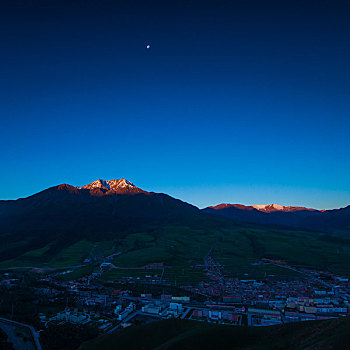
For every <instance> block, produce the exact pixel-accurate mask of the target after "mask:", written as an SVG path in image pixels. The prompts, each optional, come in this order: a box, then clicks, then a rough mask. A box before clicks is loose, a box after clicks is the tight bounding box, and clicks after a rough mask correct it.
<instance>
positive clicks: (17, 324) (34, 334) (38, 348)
mask: <svg viewBox="0 0 350 350" xmlns="http://www.w3.org/2000/svg"><path fill="white" fill-rule="evenodd" d="M0 321H1V322H3V323H7V324H9V325H12V326H15V327H21V328H23V327H24V328H27V329H29V331H30V333H31V335H32V339H33V343H34V346H35V347H36V350H42V347H41V344H40V341H39V333H38V332H37V331H36V330H35V329H34V327H32V326H29V325H27V324H24V323H20V322H16V321H12V320H8V319H7V318H2V317H0Z"/></svg>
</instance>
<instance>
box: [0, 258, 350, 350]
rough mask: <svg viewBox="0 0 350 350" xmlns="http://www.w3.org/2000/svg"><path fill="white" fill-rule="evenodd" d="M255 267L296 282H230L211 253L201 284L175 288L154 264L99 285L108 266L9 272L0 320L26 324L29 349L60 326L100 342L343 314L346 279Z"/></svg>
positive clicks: (347, 307)
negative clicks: (159, 323) (178, 326)
mask: <svg viewBox="0 0 350 350" xmlns="http://www.w3.org/2000/svg"><path fill="white" fill-rule="evenodd" d="M86 263H89V261H87V262H86ZM255 265H256V266H259V265H260V266H261V265H275V266H279V267H280V268H284V269H292V270H294V271H295V272H298V273H299V274H300V278H298V279H292V278H286V279H285V280H283V279H280V278H275V277H276V276H273V275H267V276H266V277H264V278H263V279H260V280H257V279H249V278H247V279H238V278H228V277H226V276H225V271H224V267H223V266H222V265H220V264H218V263H217V262H216V261H215V259H214V258H213V256H212V254H211V252H209V253H208V255H207V256H206V257H205V259H204V265H203V266H202V268H203V277H205V278H203V280H202V281H199V282H198V283H185V284H182V285H176V286H174V285H173V284H172V283H171V282H170V281H167V280H166V279H164V278H162V275H159V274H155V273H154V272H153V271H158V270H155V269H159V267H160V265H159V264H153V265H150V266H148V267H147V268H148V269H147V274H144V276H143V277H139V276H138V277H136V276H128V275H127V270H125V273H124V275H123V272H122V273H121V274H120V277H118V278H114V279H103V276H104V275H106V274H108V273H109V272H110V270H111V266H110V263H108V262H105V261H103V262H101V263H100V264H99V267H98V271H97V272H96V269H95V272H92V273H90V274H87V275H84V276H82V277H79V278H76V279H69V278H66V276H67V275H69V274H70V273H72V270H69V269H63V270H62V269H60V270H45V269H44V270H41V269H38V268H34V269H30V270H29V271H28V270H27V271H24V270H19V271H16V269H12V270H7V271H6V272H3V273H2V274H1V281H0V288H1V289H2V293H1V295H2V303H1V309H0V311H1V315H0V316H2V317H3V318H2V320H0V322H7V324H8V325H9V322H14V323H13V326H14V327H17V326H18V325H21V327H23V324H24V326H25V325H28V327H30V332H31V333H32V339H35V340H36V341H34V340H33V349H38V348H39V347H40V345H38V344H40V343H39V341H38V339H39V338H40V341H42V340H41V339H42V338H43V335H44V334H45V332H47V331H50V329H52V327H60V326H61V327H62V326H64V325H66V326H67V325H71V326H73V327H74V326H79V327H83V328H84V327H89V329H93V330H94V332H92V333H91V334H92V335H91V336H97V335H98V334H102V333H113V332H118V330H120V329H123V328H126V327H130V326H132V325H137V324H143V323H149V322H152V321H155V320H160V319H168V318H181V319H191V320H194V321H198V322H212V323H217V324H225V325H232V326H270V325H277V324H285V323H290V322H300V321H311V320H323V319H329V318H337V317H343V316H346V315H348V313H349V311H350V281H349V279H348V278H347V277H343V276H338V275H334V274H331V273H329V272H323V271H311V270H307V269H305V268H303V269H301V268H296V267H293V266H290V265H287V264H286V263H284V262H280V261H273V260H268V259H262V260H261V261H259V262H256V263H255ZM25 291H27V292H28V291H31V292H30V303H31V304H32V305H34V306H35V307H33V310H31V311H29V312H27V314H25V313H24V312H25V311H24V310H23V309H22V308H21V307H18V305H19V304H18V302H16V301H15V300H17V299H18V298H17V297H16V294H19V295H21V294H23V293H25ZM27 304H28V301H26V305H27ZM17 322H19V323H18V324H17ZM33 327H34V328H33ZM34 329H35V330H34ZM39 336H40V337H39ZM11 341H12V340H11Z"/></svg>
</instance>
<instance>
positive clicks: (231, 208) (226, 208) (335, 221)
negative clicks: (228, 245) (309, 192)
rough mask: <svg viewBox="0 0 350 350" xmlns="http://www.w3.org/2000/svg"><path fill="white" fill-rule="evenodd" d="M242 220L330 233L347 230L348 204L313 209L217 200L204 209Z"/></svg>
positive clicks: (349, 214) (349, 208)
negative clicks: (221, 202) (220, 201)
mask: <svg viewBox="0 0 350 350" xmlns="http://www.w3.org/2000/svg"><path fill="white" fill-rule="evenodd" d="M203 211H204V212H206V213H211V214H216V215H222V216H224V217H226V218H229V219H233V220H236V221H240V222H245V223H254V224H262V225H282V226H290V227H298V228H302V229H308V230H315V231H316V230H317V231H321V232H329V233H342V232H343V233H344V234H346V233H347V232H348V231H349V232H350V206H347V207H345V208H341V209H333V210H316V209H312V208H305V207H293V206H282V205H278V204H267V205H252V206H245V205H242V204H219V205H216V206H210V207H207V208H204V209H203Z"/></svg>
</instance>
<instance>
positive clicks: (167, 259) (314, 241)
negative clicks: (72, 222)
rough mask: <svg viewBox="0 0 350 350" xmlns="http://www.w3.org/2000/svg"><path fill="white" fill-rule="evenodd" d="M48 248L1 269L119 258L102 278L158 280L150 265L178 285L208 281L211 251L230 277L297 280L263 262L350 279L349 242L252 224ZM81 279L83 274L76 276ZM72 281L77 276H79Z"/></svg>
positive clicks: (164, 230) (173, 229)
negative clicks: (205, 271)
mask: <svg viewBox="0 0 350 350" xmlns="http://www.w3.org/2000/svg"><path fill="white" fill-rule="evenodd" d="M52 245H53V243H50V244H48V245H46V246H44V247H41V248H39V249H35V250H30V251H28V252H26V253H24V254H22V255H20V256H19V257H18V258H16V259H11V260H7V261H3V262H2V263H1V264H0V268H8V267H29V266H38V267H52V268H68V267H70V266H76V265H81V264H83V263H84V260H85V259H91V261H93V259H92V258H94V259H96V261H97V263H98V261H103V257H106V256H109V255H111V254H114V253H120V254H119V255H116V256H115V257H114V258H113V260H111V261H110V262H111V263H112V264H113V265H114V266H115V267H117V268H116V269H113V270H111V271H110V272H108V273H106V274H105V275H104V276H103V278H105V279H114V278H118V277H123V276H125V277H127V276H130V277H140V278H143V277H144V276H146V275H152V276H154V275H158V276H160V275H161V274H162V273H163V268H162V267H161V266H158V267H157V269H158V270H152V269H150V270H147V269H145V268H147V267H150V266H148V265H149V264H157V263H158V264H163V265H162V266H164V274H163V279H165V280H167V281H171V282H172V283H174V284H175V283H176V284H178V285H181V284H187V283H188V282H197V281H200V280H204V279H205V278H206V276H205V275H204V274H203V271H202V269H201V268H200V265H203V261H204V257H205V256H206V254H207V253H208V252H209V250H210V248H211V247H214V249H213V257H214V259H215V260H216V261H217V262H219V263H220V264H222V265H223V268H224V274H225V275H227V276H230V277H240V278H264V277H265V276H267V275H275V276H280V277H283V278H288V277H291V276H292V277H298V273H295V272H293V271H290V270H287V269H285V268H279V267H275V266H271V265H259V264H257V262H259V261H260V259H261V258H269V259H278V260H283V261H285V262H286V263H288V264H291V265H293V266H298V267H306V268H310V269H317V270H328V271H331V272H334V273H338V274H342V275H348V276H349V275H350V254H349V253H350V240H347V239H345V238H336V237H329V236H325V235H324V234H319V233H317V232H304V231H298V230H282V229H268V228H265V227H261V226H254V225H250V226H248V225H245V226H242V225H233V224H232V225H230V226H227V225H226V226H222V227H212V226H209V227H203V226H199V227H194V226H184V225H181V226H180V225H179V226H175V225H165V226H161V227H158V228H154V229H148V230H147V231H144V232H137V233H131V234H129V235H127V236H125V237H124V238H122V239H119V240H105V241H101V242H92V241H89V240H79V241H78V242H75V243H73V244H71V245H69V246H67V247H62V249H57V248H55V249H56V250H54V251H53V249H52ZM51 252H53V253H51ZM135 268H144V269H135ZM83 271H87V270H86V269H85V270H83ZM80 275H83V273H82V272H80ZM71 276H72V278H73V276H79V272H76V273H75V274H73V273H72V274H71Z"/></svg>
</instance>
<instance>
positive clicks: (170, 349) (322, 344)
mask: <svg viewBox="0 0 350 350" xmlns="http://www.w3.org/2000/svg"><path fill="white" fill-rule="evenodd" d="M349 329H350V319H349V318H341V319H332V320H327V321H317V322H299V323H293V324H287V325H281V326H271V327H260V328H254V327H249V328H248V327H234V326H222V325H214V324H209V323H202V322H195V321H189V320H165V321H157V322H153V323H150V324H146V325H140V326H132V327H130V328H126V329H124V330H121V331H119V332H117V333H115V334H112V335H104V336H101V337H99V338H97V339H94V340H93V341H91V342H89V343H86V344H84V345H83V346H82V348H81V349H82V350H95V349H96V350H97V349H104V350H109V349H128V350H134V349H135V350H151V349H152V350H155V349H157V350H165V349H166V350H177V349H181V350H186V349H191V350H197V349H198V350H206V349H208V350H209V349H225V350H230V349H242V350H243V349H247V350H248V349H250V350H277V349H286V350H288V349H290V350H301V349H309V350H316V349H318V350H322V349H327V350H337V349H339V350H340V349H342V350H343V349H349V348H350V345H349V344H350V333H349Z"/></svg>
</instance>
